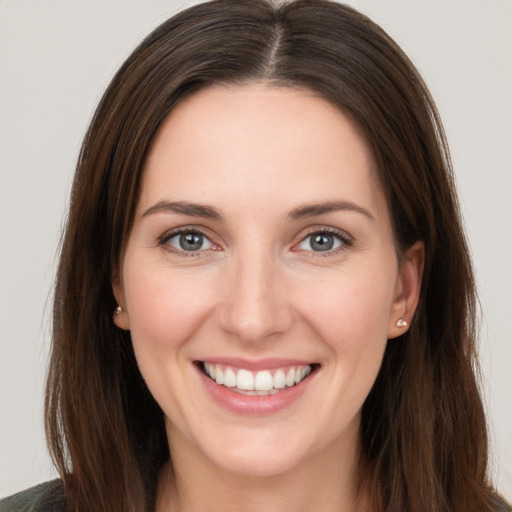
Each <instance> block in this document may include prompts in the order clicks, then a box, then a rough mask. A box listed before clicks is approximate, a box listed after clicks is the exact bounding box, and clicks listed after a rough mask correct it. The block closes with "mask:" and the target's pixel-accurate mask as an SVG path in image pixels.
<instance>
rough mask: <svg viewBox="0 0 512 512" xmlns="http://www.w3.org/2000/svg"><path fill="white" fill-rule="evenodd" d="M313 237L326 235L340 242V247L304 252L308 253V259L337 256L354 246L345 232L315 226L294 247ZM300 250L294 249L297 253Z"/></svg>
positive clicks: (351, 239)
mask: <svg viewBox="0 0 512 512" xmlns="http://www.w3.org/2000/svg"><path fill="white" fill-rule="evenodd" d="M314 235H328V236H332V237H334V238H336V239H337V240H338V241H339V242H341V245H340V246H339V247H336V248H335V249H329V250H327V251H313V250H309V251H308V250H305V251H304V252H305V253H309V254H308V256H309V257H318V256H320V257H328V256H332V255H334V254H338V253H340V252H342V251H345V250H346V249H348V248H349V247H352V246H353V245H354V239H353V238H352V237H351V236H350V235H349V234H348V233H346V232H345V231H342V230H341V229H336V228H333V227H328V226H325V227H319V226H315V227H312V228H310V231H309V232H308V233H307V234H306V235H305V236H304V237H302V238H301V240H300V242H299V243H298V244H295V246H294V247H297V246H298V245H300V244H302V243H303V242H305V241H306V240H307V239H308V238H310V237H312V236H314ZM299 250H300V249H296V251H299Z"/></svg>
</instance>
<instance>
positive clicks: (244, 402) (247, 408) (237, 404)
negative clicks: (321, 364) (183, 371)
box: [197, 368, 316, 416]
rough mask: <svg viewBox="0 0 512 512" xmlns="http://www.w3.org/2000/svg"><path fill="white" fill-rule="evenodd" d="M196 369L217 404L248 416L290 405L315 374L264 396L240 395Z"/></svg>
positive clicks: (268, 412)
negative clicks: (289, 386)
mask: <svg viewBox="0 0 512 512" xmlns="http://www.w3.org/2000/svg"><path fill="white" fill-rule="evenodd" d="M197 371H198V373H199V375H200V377H201V380H202V383H203V384H204V386H205V388H206V390H207V391H208V393H209V394H210V396H211V397H212V398H213V399H214V400H215V401H216V402H217V403H218V404H219V405H221V406H222V407H224V408H225V409H227V410H229V411H231V412H234V413H237V414H244V415H249V416H263V415H269V414H274V413H276V412H278V411H281V410H282V409H285V408H286V407H288V406H290V405H291V404H292V403H293V402H295V401H296V400H298V399H299V398H300V397H301V396H302V395H303V394H304V392H305V391H306V389H307V388H308V386H309V384H310V382H311V379H312V378H314V375H315V374H316V372H315V374H310V375H309V376H308V377H306V378H305V379H304V380H302V381H301V382H299V383H298V384H295V386H292V387H291V388H287V389H284V390H283V391H279V393H275V394H273V395H266V396H254V395H242V394H240V393H236V392H235V391H231V390H230V389H229V388H227V387H226V386H220V385H219V384H217V383H216V382H214V381H213V380H212V379H210V378H209V377H207V376H206V375H205V374H204V373H203V372H202V371H201V369H200V368H197Z"/></svg>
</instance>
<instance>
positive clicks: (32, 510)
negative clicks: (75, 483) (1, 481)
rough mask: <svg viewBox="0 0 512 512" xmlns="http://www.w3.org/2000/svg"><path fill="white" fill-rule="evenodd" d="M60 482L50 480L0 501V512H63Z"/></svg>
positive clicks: (64, 508) (63, 500)
mask: <svg viewBox="0 0 512 512" xmlns="http://www.w3.org/2000/svg"><path fill="white" fill-rule="evenodd" d="M65 511H66V497H65V496H64V493H63V489H62V483H61V481H60V480H51V481H50V482H45V483H43V484H39V485H36V486H35V487H31V488H30V489H27V490H25V491H21V492H18V493H17V494H13V495H12V496H9V497H7V498H4V499H3V500H0V512H65Z"/></svg>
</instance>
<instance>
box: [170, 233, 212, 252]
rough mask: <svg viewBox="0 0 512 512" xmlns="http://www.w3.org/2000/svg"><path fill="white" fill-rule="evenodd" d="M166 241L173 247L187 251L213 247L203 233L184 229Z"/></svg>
mask: <svg viewBox="0 0 512 512" xmlns="http://www.w3.org/2000/svg"><path fill="white" fill-rule="evenodd" d="M166 243H167V244H169V245H170V246H171V247H174V248H175V249H178V250H179V251H185V252H196V251H203V250H205V249H211V248H212V247H213V244H212V243H211V242H210V240H208V238H206V237H205V236H204V235H203V234H202V233H199V232H197V231H184V232H181V233H176V234H174V235H172V236H170V237H169V238H168V239H167V240H166Z"/></svg>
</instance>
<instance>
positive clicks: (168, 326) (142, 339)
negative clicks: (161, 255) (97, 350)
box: [125, 262, 211, 356]
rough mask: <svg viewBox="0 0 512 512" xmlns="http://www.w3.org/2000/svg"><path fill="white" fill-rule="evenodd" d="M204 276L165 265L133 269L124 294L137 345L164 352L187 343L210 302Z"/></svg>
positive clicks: (133, 338) (133, 336)
mask: <svg viewBox="0 0 512 512" xmlns="http://www.w3.org/2000/svg"><path fill="white" fill-rule="evenodd" d="M126 268H127V270H128V271H129V270H130V266H129V265H128V264H127V265H126ZM133 268H137V266H136V263H135V262H134V266H133ZM138 268H141V267H138ZM205 278H206V276H194V275H193V274H192V275H184V274H183V273H180V272H175V271H174V272H170V271H169V269H165V268H164V269H159V268H154V269H149V270H146V271H145V272H140V271H136V272H132V273H131V275H130V279H127V280H126V283H127V285H126V288H125V293H126V302H127V310H128V315H129V320H130V331H131V335H132V340H133V343H134V347H135V348H136V349H139V350H140V349H144V348H150V347H151V348H152V350H156V351H158V352H164V351H168V350H169V349H172V348H173V347H177V346H178V345H180V344H181V343H183V342H185V341H186V340H187V339H188V338H189V337H190V336H191V335H192V334H193V332H194V329H195V328H197V326H199V325H200V324H201V321H202V318H203V317H204V316H205V315H207V312H208V308H209V304H210V303H211V299H210V298H209V296H208V290H209V287H208V286H205ZM158 352H157V353H155V355H157V356H158V355H159V354H158Z"/></svg>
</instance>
